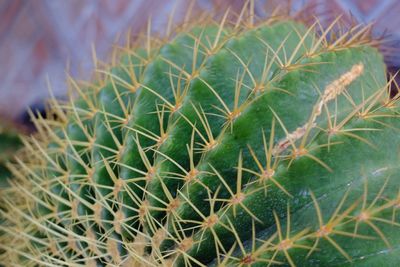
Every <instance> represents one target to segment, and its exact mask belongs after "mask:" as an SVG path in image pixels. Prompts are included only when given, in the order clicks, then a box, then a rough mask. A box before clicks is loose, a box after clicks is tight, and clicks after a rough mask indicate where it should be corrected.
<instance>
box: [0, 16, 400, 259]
mask: <svg viewBox="0 0 400 267" xmlns="http://www.w3.org/2000/svg"><path fill="white" fill-rule="evenodd" d="M336 22H337V21H335V22H334V23H333V24H332V27H330V28H328V29H326V30H324V31H321V29H319V26H318V23H315V24H313V25H312V26H310V27H306V26H305V25H303V24H302V23H300V22H296V21H294V20H288V19H270V20H268V21H266V22H265V21H264V22H262V23H259V24H257V25H254V24H253V23H252V21H251V20H250V21H245V19H242V21H239V22H238V23H236V24H232V23H229V22H228V20H227V17H226V16H224V17H223V18H222V19H221V20H220V21H219V22H213V21H207V22H204V23H197V24H195V25H194V26H187V27H183V28H184V29H183V30H182V29H181V30H179V31H177V34H176V35H175V36H174V37H173V38H171V39H170V40H169V41H161V40H158V41H156V40H153V39H151V38H149V37H144V38H143V42H138V45H131V46H128V47H126V48H123V49H121V51H120V52H119V53H118V55H119V59H118V61H117V62H115V64H113V66H112V67H110V68H108V69H106V70H100V68H99V70H98V72H97V75H96V78H95V79H94V81H93V83H90V84H89V83H79V82H76V81H73V80H70V83H71V87H72V88H73V89H74V91H75V96H73V97H71V100H70V101H68V102H67V103H60V102H58V103H57V102H54V103H53V109H52V111H53V113H54V114H56V115H57V117H58V118H57V119H44V118H38V119H36V122H35V123H36V125H37V128H38V134H37V135H36V136H35V137H33V138H31V139H26V140H24V145H25V148H24V151H25V153H24V154H25V155H28V156H26V157H24V159H23V160H22V159H21V160H18V159H17V162H16V164H14V165H13V166H12V167H11V169H12V171H13V173H14V176H15V178H14V179H13V180H12V182H11V186H10V187H8V188H6V189H2V192H1V196H0V201H1V204H0V205H1V209H0V216H1V218H2V220H3V222H2V224H1V225H0V235H1V242H0V253H1V254H0V262H1V263H3V264H5V265H7V266H80V265H82V266H169V265H172V266H205V265H219V266H275V265H284V266H347V265H348V266H379V265H381V266H395V265H396V264H399V263H400V253H399V248H400V231H399V230H400V229H399V226H400V217H399V216H400V215H399V212H398V208H399V207H400V182H399V181H400V180H399V179H400V174H399V173H400V172H399V167H398V162H399V156H400V154H399V152H400V138H399V133H400V132H399V129H400V128H399V127H400V119H399V118H398V115H399V114H398V111H399V107H398V103H397V101H396V98H390V97H389V90H390V88H389V85H390V83H389V84H388V83H387V82H386V74H385V72H386V69H385V65H384V63H383V60H382V56H381V55H380V54H379V52H378V50H377V49H376V48H374V47H372V46H371V45H373V44H374V41H372V40H370V39H369V37H368V29H365V28H362V27H359V26H357V27H355V28H353V29H352V30H350V31H347V32H344V31H343V32H342V31H335V30H334V29H336V28H335V27H336V26H337V24H336Z"/></svg>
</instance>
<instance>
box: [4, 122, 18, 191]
mask: <svg viewBox="0 0 400 267" xmlns="http://www.w3.org/2000/svg"><path fill="white" fill-rule="evenodd" d="M21 132H23V130H21V129H17V128H15V126H13V125H11V124H10V123H6V122H5V119H0V187H3V186H5V185H6V184H7V180H6V179H7V178H8V176H9V175H10V172H9V171H8V169H7V167H6V164H7V161H8V160H10V159H11V158H12V157H13V155H14V154H15V153H16V151H17V150H18V148H19V147H20V146H21V140H20V138H19V136H18V134H19V133H21Z"/></svg>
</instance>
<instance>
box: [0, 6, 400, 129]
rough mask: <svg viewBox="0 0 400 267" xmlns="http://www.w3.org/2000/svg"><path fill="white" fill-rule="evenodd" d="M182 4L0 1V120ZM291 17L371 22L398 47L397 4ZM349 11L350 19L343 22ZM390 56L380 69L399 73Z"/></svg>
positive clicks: (14, 116)
mask: <svg viewBox="0 0 400 267" xmlns="http://www.w3.org/2000/svg"><path fill="white" fill-rule="evenodd" d="M188 2H189V1H187V0H118V1H115V0H86V1H82V0H69V1H61V0H60V1H54V0H0V117H3V118H7V119H9V120H14V121H18V120H21V117H22V116H23V114H24V112H25V110H26V108H27V107H29V106H30V107H34V108H35V107H39V106H40V105H41V104H42V103H43V101H44V99H46V97H48V86H47V85H46V77H48V78H49V80H50V83H51V88H52V90H53V92H54V94H55V95H56V96H59V97H62V96H64V95H65V93H66V85H65V80H66V72H68V73H70V74H71V75H72V76H73V77H85V75H87V74H88V73H90V70H91V69H92V68H93V64H92V58H91V46H92V44H94V46H95V48H96V52H97V55H98V56H99V58H100V59H105V58H106V56H107V54H108V53H109V51H110V50H111V48H112V44H113V43H115V40H116V37H117V36H118V35H119V34H121V33H126V32H127V31H128V30H130V31H132V32H133V33H137V32H138V31H140V30H141V29H142V28H143V27H144V26H145V24H146V22H147V21H148V19H149V17H150V15H151V18H152V25H153V27H152V29H153V31H154V32H157V31H158V32H160V31H161V32H162V29H163V27H164V25H165V24H166V23H167V20H168V15H169V14H170V13H171V11H172V9H173V7H174V5H176V7H177V8H176V12H175V18H176V20H177V21H179V19H180V18H182V17H183V15H184V10H186V5H187V4H188ZM243 2H244V1H237V0H236V1H226V0H225V1H224V0H197V1H196V4H197V6H198V8H199V9H211V8H212V7H213V5H215V4H219V5H226V4H227V3H229V5H232V6H233V8H239V7H241V6H242V5H243ZM291 2H292V9H294V10H296V9H299V8H301V7H302V6H304V5H306V4H309V5H311V6H312V7H313V8H310V10H309V13H310V14H317V15H320V16H323V18H327V19H328V20H329V18H330V17H334V16H335V15H336V14H340V13H345V14H347V17H350V16H352V17H353V18H355V19H356V20H357V21H359V22H363V23H368V22H372V21H375V22H376V27H375V33H376V34H379V33H382V32H383V31H385V30H387V31H388V32H389V33H390V39H391V40H392V41H394V43H393V44H394V46H395V42H400V1H399V0H326V1H323V0H308V1H307V0H293V1H291ZM278 3H282V1H278V0H260V1H257V0H256V14H257V15H259V16H266V15H267V14H266V12H265V11H264V8H263V6H267V11H268V10H272V8H273V7H275V6H276V5H277V4H278ZM349 12H351V15H349ZM398 59H399V58H398V57H396V55H395V54H393V56H392V57H391V58H388V63H389V64H390V65H393V66H400V60H398Z"/></svg>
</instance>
